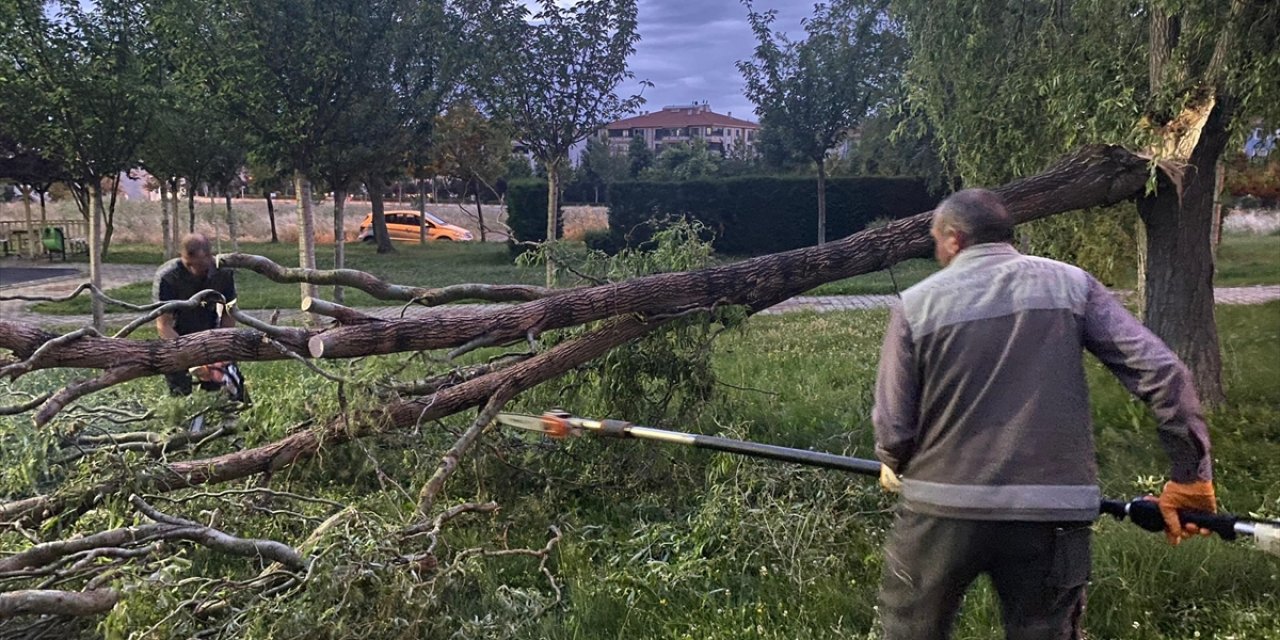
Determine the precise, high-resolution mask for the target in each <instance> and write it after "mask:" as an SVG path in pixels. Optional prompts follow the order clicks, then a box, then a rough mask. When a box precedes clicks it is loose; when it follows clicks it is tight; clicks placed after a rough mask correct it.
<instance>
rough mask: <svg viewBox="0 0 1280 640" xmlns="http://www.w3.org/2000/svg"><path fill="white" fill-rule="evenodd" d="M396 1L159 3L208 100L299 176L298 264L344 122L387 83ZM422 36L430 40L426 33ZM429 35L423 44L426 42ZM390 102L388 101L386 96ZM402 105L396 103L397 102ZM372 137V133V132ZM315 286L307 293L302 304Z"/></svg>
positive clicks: (180, 56)
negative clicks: (324, 159) (331, 146)
mask: <svg viewBox="0 0 1280 640" xmlns="http://www.w3.org/2000/svg"><path fill="white" fill-rule="evenodd" d="M398 4H399V3H397V2H395V0H375V1H373V2H366V3H360V4H358V5H355V4H351V3H347V2H338V1H336V0H308V1H306V2H292V1H286V0H271V1H258V0H252V1H250V0H216V1H214V2H195V1H194V0H154V2H153V3H152V5H151V7H152V16H151V17H152V20H153V21H154V22H155V23H156V24H157V25H159V28H160V29H162V31H163V33H164V36H165V38H164V40H165V42H166V43H169V46H170V47H171V51H172V56H171V57H172V59H173V60H174V61H175V64H176V67H177V69H178V71H179V72H180V73H181V75H182V77H183V78H185V79H186V81H188V82H190V83H191V84H192V86H193V87H195V88H197V89H198V90H199V95H200V96H201V99H202V100H204V101H207V102H208V103H209V104H211V105H212V106H213V107H214V108H216V109H217V110H219V111H221V112H223V113H225V114H227V115H228V116H230V117H232V118H234V119H235V120H236V122H237V123H238V124H239V125H240V126H242V127H244V128H245V129H246V132H247V134H248V135H249V137H250V142H251V150H252V151H253V153H254V155H255V157H257V158H259V159H261V160H264V161H267V162H269V163H271V164H274V165H278V166H281V167H284V168H286V169H287V170H289V171H291V172H292V173H293V175H294V181H295V192H296V194H297V199H298V219H299V229H298V259H299V264H300V265H301V266H303V267H305V268H315V223H314V220H315V212H314V202H313V200H312V197H311V190H312V185H311V181H312V178H313V173H314V171H315V170H316V168H317V167H316V162H317V161H318V159H319V158H320V154H321V151H322V150H323V149H324V148H325V146H326V144H328V143H329V141H330V140H331V136H332V135H333V132H334V130H335V128H337V127H339V126H341V125H343V124H345V123H346V122H349V120H344V119H343V118H344V117H346V115H347V114H348V113H349V111H350V110H351V109H352V108H353V105H354V104H355V103H356V102H357V101H359V100H361V99H365V100H373V99H377V98H379V96H377V95H371V92H372V91H374V90H376V88H377V87H382V86H385V84H378V83H377V82H375V80H377V81H382V80H384V79H386V78H387V77H388V75H389V68H390V67H389V61H388V57H389V56H388V51H389V49H390V43H391V42H392V41H393V39H394V37H393V34H392V33H391V32H392V31H393V29H391V28H388V25H395V24H398V22H397V20H396V19H395V16H396V14H395V10H396V8H397V6H398ZM419 35H420V36H421V35H422V34H419ZM424 37H425V36H424ZM381 97H382V98H384V99H390V98H391V97H390V96H385V95H384V96H381ZM393 102H394V100H393ZM371 135H372V133H371ZM315 294H316V290H315V287H314V286H312V285H303V286H302V295H303V296H304V297H307V296H310V297H314V296H315Z"/></svg>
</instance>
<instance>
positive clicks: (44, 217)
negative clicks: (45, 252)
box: [40, 189, 49, 229]
mask: <svg viewBox="0 0 1280 640" xmlns="http://www.w3.org/2000/svg"><path fill="white" fill-rule="evenodd" d="M46 191H48V189H45V190H43V191H41V192H40V228H41V229H43V228H44V227H45V226H47V225H48V224H49V211H48V208H47V207H45V204H44V194H45V192H46Z"/></svg>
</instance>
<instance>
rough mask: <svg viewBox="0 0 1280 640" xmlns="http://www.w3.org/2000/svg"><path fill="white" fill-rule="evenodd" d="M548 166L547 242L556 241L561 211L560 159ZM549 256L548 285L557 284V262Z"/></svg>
mask: <svg viewBox="0 0 1280 640" xmlns="http://www.w3.org/2000/svg"><path fill="white" fill-rule="evenodd" d="M546 166H547V242H555V240H556V229H557V228H558V225H557V224H556V223H557V222H559V213H560V159H559V158H556V159H555V160H550V161H548V162H547V163H546ZM546 258H547V286H548V287H554V286H556V263H555V260H553V259H552V258H551V254H550V253H547V254H546Z"/></svg>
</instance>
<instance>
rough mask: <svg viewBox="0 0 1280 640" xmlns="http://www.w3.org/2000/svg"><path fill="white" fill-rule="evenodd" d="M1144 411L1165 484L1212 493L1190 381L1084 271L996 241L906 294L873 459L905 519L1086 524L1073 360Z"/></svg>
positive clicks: (1088, 470) (885, 369) (1092, 463)
mask: <svg viewBox="0 0 1280 640" xmlns="http://www.w3.org/2000/svg"><path fill="white" fill-rule="evenodd" d="M1086 349H1087V350H1088V351H1089V352H1090V353H1092V354H1094V355H1095V356H1096V357H1097V358H1098V359H1099V360H1101V361H1102V363H1103V364H1105V365H1106V366H1107V368H1108V369H1110V370H1111V372H1112V373H1113V374H1115V376H1116V377H1117V378H1119V379H1120V382H1121V383H1123V384H1124V385H1125V387H1127V388H1128V389H1129V391H1130V392H1132V393H1133V394H1134V395H1135V396H1137V397H1139V398H1141V399H1142V400H1143V401H1144V402H1146V403H1147V405H1148V406H1150V407H1151V408H1152V410H1154V412H1155V414H1156V417H1157V419H1158V420H1159V423H1160V425H1159V429H1158V432H1159V437H1160V442H1161V444H1162V445H1163V447H1164V449H1165V451H1166V452H1167V453H1168V455H1169V457H1170V459H1171V460H1172V462H1173V467H1172V472H1171V478H1172V479H1173V480H1177V481H1180V482H1190V481H1193V480H1196V479H1206V480H1207V479H1210V478H1211V476H1212V466H1211V462H1210V458H1209V434H1208V430H1207V429H1206V427H1205V423H1204V418H1203V416H1202V414H1201V410H1200V403H1199V400H1198V399H1197V397H1196V393H1195V389H1194V387H1193V386H1192V381H1191V376H1190V374H1189V372H1188V371H1187V368H1186V367H1185V366H1184V365H1183V364H1182V362H1181V361H1179V360H1178V358H1177V356H1175V355H1174V354H1173V352H1172V351H1171V350H1170V349H1169V348H1168V347H1167V346H1165V344H1164V343H1163V342H1162V341H1161V340H1160V339H1159V338H1157V337H1156V336H1155V335H1154V334H1152V333H1151V332H1150V331H1149V330H1147V328H1146V327H1144V326H1142V324H1141V323H1140V322H1138V320H1137V319H1136V318H1134V317H1133V315H1132V314H1130V313H1129V312H1128V311H1127V310H1126V309H1125V308H1124V307H1123V306H1122V305H1120V303H1119V302H1117V301H1116V299H1115V297H1114V296H1113V295H1112V294H1111V293H1110V292H1108V291H1107V289H1106V288H1105V287H1103V286H1102V284H1101V283H1099V282H1098V281H1097V280H1095V279H1094V278H1093V277H1092V276H1090V275H1089V274H1088V273H1086V272H1085V271H1083V270H1081V269H1078V268H1076V267H1073V266H1071V265H1067V264H1063V263H1061V262H1055V261H1053V260H1046V259H1043V258H1036V257H1031V256H1024V255H1022V254H1020V253H1018V251H1017V250H1016V249H1014V248H1013V247H1012V246H1010V245H1008V244H1003V243H990V244H979V245H975V246H972V247H968V248H966V249H964V250H963V251H961V252H960V253H959V254H958V255H957V256H956V257H955V258H954V259H953V260H952V262H951V264H950V265H949V266H948V267H947V268H945V269H943V270H942V271H939V272H938V273H936V274H934V275H933V276H931V277H929V278H928V279H926V280H924V281H923V282H921V283H920V284H917V285H916V286H914V287H911V288H910V289H908V290H906V291H904V292H903V293H902V304H901V306H900V307H895V308H894V309H893V310H892V312H891V316H890V320H889V328H888V333H887V334H886V335H885V341H884V349H883V353H882V354H881V360H880V370H879V375H878V377H877V380H876V393H875V409H874V411H873V413H872V421H873V422H874V424H875V431H876V455H877V456H878V457H879V458H880V460H881V462H883V463H884V464H886V465H888V466H889V468H891V469H893V470H894V471H896V472H897V473H898V474H899V475H900V476H902V497H903V500H904V502H905V506H906V507H907V508H909V509H911V510H913V511H916V512H919V513H924V514H928V515H935V516H941V517H954V518H970V519H977V520H1035V521H1057V520H1062V521H1067V520H1093V519H1095V518H1096V517H1097V515H1098V502H1099V500H1100V497H1101V496H1100V493H1099V490H1098V481H1097V477H1098V469H1097V461H1096V459H1095V456H1094V445H1093V427H1092V421H1091V418H1090V408H1089V388H1088V385H1087V384H1086V383H1085V374H1084V354H1083V352H1084V350H1086Z"/></svg>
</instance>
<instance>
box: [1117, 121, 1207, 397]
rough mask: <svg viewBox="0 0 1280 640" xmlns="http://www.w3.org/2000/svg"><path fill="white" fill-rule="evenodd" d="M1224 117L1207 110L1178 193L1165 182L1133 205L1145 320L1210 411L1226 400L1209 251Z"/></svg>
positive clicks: (1172, 186)
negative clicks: (1138, 220)
mask: <svg viewBox="0 0 1280 640" xmlns="http://www.w3.org/2000/svg"><path fill="white" fill-rule="evenodd" d="M1228 118H1229V115H1228V113H1227V109H1226V108H1224V106H1223V105H1222V104H1221V103H1220V102H1219V103H1218V104H1215V105H1214V106H1213V107H1212V110H1211V111H1209V115H1208V118H1207V119H1205V121H1204V126H1203V128H1202V129H1201V130H1200V134H1199V139H1198V141H1197V142H1196V145H1195V147H1194V149H1193V151H1192V152H1191V155H1190V158H1189V159H1188V164H1187V165H1186V167H1185V169H1184V172H1183V174H1182V175H1181V183H1182V184H1181V193H1179V190H1178V189H1177V188H1176V187H1175V185H1173V184H1172V183H1170V182H1169V181H1167V180H1162V181H1161V184H1160V186H1159V189H1158V190H1157V192H1156V193H1155V194H1154V195H1153V196H1150V197H1144V198H1142V199H1140V200H1139V201H1138V213H1139V214H1140V216H1141V218H1142V225H1143V230H1142V231H1143V232H1142V234H1140V236H1141V237H1140V240H1141V241H1142V244H1141V245H1140V246H1139V247H1138V250H1139V251H1140V252H1142V253H1143V254H1144V256H1143V259H1142V262H1143V263H1144V265H1145V268H1144V273H1143V274H1142V275H1143V276H1144V277H1143V281H1142V282H1140V283H1139V286H1140V287H1141V289H1142V305H1141V306H1142V316H1143V322H1144V323H1146V325H1147V327H1148V328H1150V329H1151V330H1152V331H1153V332H1154V333H1155V334H1156V335H1157V336H1160V338H1161V339H1162V340H1164V341H1165V343H1166V344H1168V345H1169V346H1170V347H1171V348H1172V349H1173V350H1174V351H1176V352H1177V353H1178V356H1179V357H1181V358H1182V361H1183V362H1185V363H1186V365H1187V367H1188V368H1189V369H1190V370H1191V373H1192V376H1193V377H1194V379H1195V383H1196V389H1197V390H1198V391H1199V392H1200V399H1201V401H1203V402H1204V403H1205V404H1206V405H1208V406H1213V405H1215V404H1218V403H1220V402H1222V401H1223V400H1224V399H1226V395H1225V393H1224V391H1223V387H1222V355H1221V352H1220V351H1219V345H1218V328H1217V323H1216V321H1215V320H1214V306H1213V305H1214V299H1213V246H1212V245H1213V202H1214V197H1215V194H1214V188H1215V184H1216V175H1215V165H1216V164H1217V161H1218V158H1219V157H1220V156H1221V155H1222V152H1223V150H1224V149H1225V148H1226V144H1227V138H1228V132H1227V120H1228Z"/></svg>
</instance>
